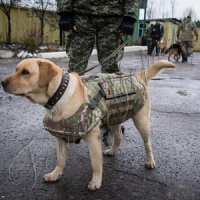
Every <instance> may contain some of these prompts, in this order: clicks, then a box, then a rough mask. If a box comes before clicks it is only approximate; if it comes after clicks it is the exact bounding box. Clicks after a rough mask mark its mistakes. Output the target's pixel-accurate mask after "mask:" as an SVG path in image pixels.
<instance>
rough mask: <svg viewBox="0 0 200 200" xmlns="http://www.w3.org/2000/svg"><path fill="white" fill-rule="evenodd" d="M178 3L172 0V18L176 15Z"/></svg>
mask: <svg viewBox="0 0 200 200" xmlns="http://www.w3.org/2000/svg"><path fill="white" fill-rule="evenodd" d="M176 4H177V2H176V0H171V12H172V15H171V17H172V18H173V17H174V13H175V11H176Z"/></svg>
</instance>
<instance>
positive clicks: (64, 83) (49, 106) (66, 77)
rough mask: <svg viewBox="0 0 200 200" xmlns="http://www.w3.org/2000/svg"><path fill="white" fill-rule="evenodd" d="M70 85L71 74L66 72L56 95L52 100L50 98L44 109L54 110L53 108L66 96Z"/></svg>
mask: <svg viewBox="0 0 200 200" xmlns="http://www.w3.org/2000/svg"><path fill="white" fill-rule="evenodd" d="M68 84H69V73H67V72H66V73H63V76H62V80H61V83H60V86H59V87H58V89H57V90H56V92H55V93H54V95H53V96H52V97H51V98H49V100H48V102H47V103H46V104H45V105H44V107H45V108H47V109H52V108H53V106H54V105H55V104H56V103H57V102H58V101H59V99H60V98H61V97H62V95H63V94H64V92H65V90H66V89H67V86H68Z"/></svg>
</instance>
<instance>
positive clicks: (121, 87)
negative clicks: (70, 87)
mask: <svg viewBox="0 0 200 200" xmlns="http://www.w3.org/2000/svg"><path fill="white" fill-rule="evenodd" d="M82 81H83V83H84V84H85V86H86V87H87V88H88V91H89V98H90V99H92V98H94V97H95V96H96V95H97V93H98V91H99V90H101V89H103V91H104V93H105V95H106V98H102V99H101V100H100V101H99V104H98V108H99V109H100V110H101V111H102V116H103V118H102V119H101V120H102V122H103V124H104V125H116V124H121V123H122V122H125V121H126V120H127V119H129V118H130V117H131V116H132V115H133V114H134V113H136V112H138V111H139V110H140V108H141V107H142V106H143V105H144V104H145V102H146V99H147V93H146V90H145V88H144V86H143V85H142V84H141V83H140V81H139V80H138V78H137V77H136V76H134V75H129V74H125V73H123V74H121V75H118V74H117V73H114V74H97V75H91V76H84V77H82ZM99 85H101V87H99Z"/></svg>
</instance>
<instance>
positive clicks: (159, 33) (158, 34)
mask: <svg viewBox="0 0 200 200" xmlns="http://www.w3.org/2000/svg"><path fill="white" fill-rule="evenodd" d="M163 34H164V28H163V25H162V24H160V20H159V19H157V20H156V24H155V25H154V26H153V27H152V31H151V38H152V44H151V47H150V49H149V51H148V54H149V55H151V54H152V51H153V49H154V47H156V56H158V55H159V42H160V41H161V40H162V37H163Z"/></svg>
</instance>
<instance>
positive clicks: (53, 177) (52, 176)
mask: <svg viewBox="0 0 200 200" xmlns="http://www.w3.org/2000/svg"><path fill="white" fill-rule="evenodd" d="M61 175H62V174H59V173H56V172H55V171H53V172H51V173H49V174H45V175H44V181H47V182H51V181H57V180H58V179H59V177H60V176H61Z"/></svg>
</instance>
